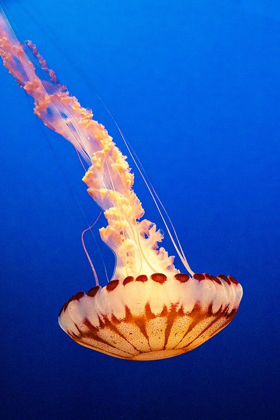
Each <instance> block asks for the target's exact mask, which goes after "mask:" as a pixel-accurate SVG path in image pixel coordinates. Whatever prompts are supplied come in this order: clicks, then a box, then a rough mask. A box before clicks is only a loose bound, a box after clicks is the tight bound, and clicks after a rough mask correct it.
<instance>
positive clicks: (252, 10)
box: [0, 0, 280, 420]
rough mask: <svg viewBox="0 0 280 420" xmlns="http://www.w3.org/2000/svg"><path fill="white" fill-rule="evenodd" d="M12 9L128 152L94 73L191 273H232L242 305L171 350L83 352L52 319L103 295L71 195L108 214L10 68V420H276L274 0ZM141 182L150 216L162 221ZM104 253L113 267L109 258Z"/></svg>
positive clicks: (279, 83)
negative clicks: (84, 294) (84, 297)
mask: <svg viewBox="0 0 280 420" xmlns="http://www.w3.org/2000/svg"><path fill="white" fill-rule="evenodd" d="M20 4H21V5H22V6H24V7H25V8H26V10H27V11H28V12H29V13H30V14H31V16H32V17H31V16H30V15H28V14H27V13H26V10H24V9H23V8H22V7H21V6H20ZM5 5H6V10H7V13H8V16H9V19H10V20H11V22H12V24H13V25H14V28H15V30H16V32H17V36H18V37H19V38H20V39H21V40H25V39H32V40H33V41H34V42H35V43H36V44H37V45H38V48H39V50H40V51H41V53H42V54H43V55H44V56H45V58H46V59H47V60H48V62H49V64H50V65H51V66H52V67H53V68H55V70H56V71H57V74H58V76H59V77H60V79H61V81H62V82H63V83H65V84H67V86H68V88H69V90H70V92H71V93H72V94H73V95H76V96H77V97H78V98H79V100H80V102H81V103H82V105H83V106H85V107H91V108H92V109H93V111H94V113H95V117H96V118H97V119H98V120H99V121H100V122H102V123H104V124H105V126H106V127H107V129H108V130H109V132H110V133H112V134H113V135H114V138H115V141H116V142H117V143H118V145H119V146H120V148H121V149H122V150H124V151H125V149H124V146H123V144H122V141H121V139H120V137H119V136H118V135H116V129H115V127H114V124H113V122H112V120H111V119H110V118H109V116H108V115H107V114H106V112H105V110H104V109H103V108H102V106H101V103H100V102H99V101H98V99H97V98H96V96H95V94H94V92H93V90H92V89H91V88H90V87H89V85H88V84H87V81H88V82H89V83H91V84H92V85H93V86H94V87H95V89H96V91H97V92H98V93H99V95H100V96H101V98H102V99H103V101H104V102H105V103H106V105H107V106H108V107H109V109H110V110H111V112H112V114H113V115H114V117H115V119H116V121H117V122H118V124H119V125H120V127H121V128H122V130H123V132H124V134H125V135H126V137H127V139H128V141H129V142H130V143H131V145H132V147H133V148H134V149H135V151H136V152H137V154H138V156H139V158H140V159H141V161H142V164H143V165H144V167H145V169H146V171H147V173H148V175H149V178H150V179H151V181H152V182H153V184H154V186H155V188H156V190H157V192H158V194H159V196H160V197H161V198H162V200H163V202H164V204H165V205H166V208H167V210H168V212H169V214H170V216H171V218H172V219H173V221H174V223H175V226H176V229H177V231H178V233H179V236H180V239H181V242H182V244H183V246H184V249H185V251H186V254H187V257H188V259H189V262H190V264H191V267H192V268H193V270H194V271H197V272H204V271H207V272H209V273H211V274H215V275H216V274H219V273H221V272H222V273H224V274H228V273H230V274H232V275H233V276H234V277H236V278H238V279H239V281H240V282H241V284H242V285H243V287H244V298H243V300H242V302H241V307H240V310H239V312H238V314H237V316H236V318H235V319H234V321H233V322H232V324H231V325H230V326H229V327H227V328H226V329H225V330H224V331H222V332H221V333H219V334H218V335H217V336H215V337H214V338H213V339H212V340H210V341H209V342H207V343H206V344H204V345H203V346H201V347H199V348H198V349H196V350H195V351H194V352H191V353H189V354H186V355H184V356H180V357H177V358H173V359H167V360H162V361H157V362H146V363H144V362H127V361H122V360H118V359H114V358H110V357H108V356H105V355H103V354H99V353H97V352H93V351H91V350H89V349H86V348H83V347H81V346H78V345H77V344H75V343H74V342H72V341H71V340H70V339H69V338H68V337H67V336H66V335H65V334H64V333H63V332H62V330H61V329H60V328H59V326H58V324H57V313H58V311H59V310H60V307H61V306H62V305H63V303H64V302H65V301H66V300H67V299H68V298H69V297H70V296H71V295H73V294H74V293H76V292H77V291H79V290H83V289H84V290H88V289H89V288H90V287H92V286H93V285H94V280H93V277H92V275H91V271H90V267H89V265H88V263H87V260H86V257H85V255H84V252H83V250H82V247H81V243H80V234H81V232H82V230H83V229H84V228H85V227H86V221H85V219H84V217H83V215H82V213H81V211H80V209H79V206H78V204H77V201H76V199H75V197H77V199H78V201H79V202H80V204H81V206H82V208H83V210H84V212H85V215H86V218H87V219H88V220H89V221H90V222H93V221H94V219H95V217H96V216H97V214H98V209H97V207H96V206H95V204H94V203H93V202H92V201H91V200H90V199H89V198H88V197H87V194H86V189H85V186H84V185H83V183H82V182H81V181H80V179H81V176H82V170H81V168H80V165H79V162H78V160H77V157H76V154H75V152H74V149H73V148H72V147H71V146H70V145H68V144H67V142H64V140H63V139H61V138H59V137H58V136H57V135H55V134H53V133H50V132H48V131H47V130H46V129H44V128H42V127H43V126H42V124H41V123H40V122H38V121H37V120H36V117H35V116H34V115H33V113H32V106H31V104H30V101H29V100H27V97H26V95H25V94H24V92H23V91H22V90H20V89H19V87H18V86H17V85H16V83H15V81H14V80H13V78H12V77H11V76H10V75H8V72H7V71H6V69H4V68H2V67H0V99H1V101H0V115H1V118H0V136H1V152H0V153H1V166H0V171H1V188H0V191H1V192H0V194H1V214H0V223H1V227H0V229H1V230H0V232H1V249H0V258H1V304H0V312H1V357H0V360H1V366H0V368H1V380H2V385H1V392H0V400H1V401H0V410H1V411H3V414H2V413H1V415H2V418H3V419H7V420H10V419H16V420H35V419H36V420H38V419H42V420H45V419H46V420H49V419H54V420H64V419H65V420H66V419H67V420H74V419H75V420H76V419H79V420H83V419H94V420H118V419H122V420H130V419H137V420H138V419H139V420H142V419H143V420H144V419H145V420H157V419H163V420H164V419H166V420H171V419H188V420H189V419H191V420H192V419H194V420H196V419H199V420H204V419H209V420H211V419H217V420H219V419H235V420H236V419H251V418H252V419H255V420H258V419H276V418H279V410H280V403H279V374H280V369H279V352H280V350H279V348H280V339H279V295H280V293H279V255H280V235H279V233H280V227H279V211H280V202H279V181H280V179H279V178H280V176H279V138H280V54H279V47H280V4H279V1H278V0H277V1H276V0H223V1H221V0H188V1H185V0H181V1H179V0H177V1H167V0H162V1H157V0H152V1H148V0H146V1H144V0H122V1H116V0H99V1H95V0H92V1H90V0H85V1H82V2H81V1H77V0H76V1H73V0H70V1H69V0H60V1H57V0H41V1H40V2H35V0H21V1H20V2H19V1H12V0H10V1H7V0H6V1H5ZM33 18H34V19H35V21H37V23H35V21H34V20H33ZM38 25H39V26H38ZM69 60H70V62H69ZM75 68H76V69H77V70H75ZM49 142H50V143H49ZM53 150H54V152H53ZM136 176H137V174H136ZM137 178H138V179H137V182H136V185H135V189H136V191H137V193H138V195H139V196H140V198H141V199H142V200H143V203H144V207H145V209H146V211H147V216H148V217H149V218H151V219H152V220H154V219H155V220H156V221H158V218H157V215H156V212H155V211H154V209H153V206H152V204H151V203H150V202H149V199H148V194H147V193H146V191H145V188H144V187H143V185H142V184H141V182H139V175H138V176H137ZM161 227H162V226H161ZM87 238H88V239H87V241H88V247H89V251H90V253H91V256H92V258H93V260H94V262H95V264H96V266H97V269H98V270H99V273H101V274H99V275H101V276H102V273H103V269H102V265H101V263H100V258H99V255H98V252H97V250H96V246H95V245H94V243H93V241H91V238H90V237H87ZM100 247H101V251H102V253H103V255H104V260H105V262H106V265H107V269H108V271H109V273H111V272H112V267H113V260H112V257H111V255H110V253H109V252H108V250H107V249H106V248H105V246H102V244H101V245H100ZM104 284H105V281H104Z"/></svg>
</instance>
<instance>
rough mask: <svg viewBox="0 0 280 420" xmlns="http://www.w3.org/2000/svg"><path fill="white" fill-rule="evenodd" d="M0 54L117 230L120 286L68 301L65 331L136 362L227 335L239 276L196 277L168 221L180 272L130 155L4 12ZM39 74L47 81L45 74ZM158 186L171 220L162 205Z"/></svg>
mask: <svg viewBox="0 0 280 420" xmlns="http://www.w3.org/2000/svg"><path fill="white" fill-rule="evenodd" d="M27 49H28V51H27ZM28 54H29V55H30V54H31V55H32V57H33V59H32V60H33V61H34V60H35V61H36V62H37V64H35V66H34V64H33V62H32V61H31V60H30V58H29V55H28ZM0 55H1V57H2V59H3V63H4V66H5V67H7V69H8V70H9V72H10V73H11V74H12V75H13V76H14V77H15V79H16V80H17V82H18V84H19V85H20V87H22V88H23V89H24V90H25V92H26V93H27V94H28V95H30V96H31V97H33V99H34V104H35V108H34V112H35V114H36V115H37V116H38V117H39V118H40V119H41V120H42V121H43V122H44V124H45V125H46V126H47V127H48V128H50V129H52V130H54V131H56V132H57V133H58V134H60V135H61V136H63V137H64V138H65V139H66V140H68V141H69V142H70V143H72V145H73V146H74V147H75V149H76V151H77V152H78V153H79V154H80V155H81V157H82V158H83V159H84V161H85V162H87V163H88V169H86V170H85V175H84V178H83V181H84V182H85V183H86V185H87V187H88V193H89V195H90V196H91V197H92V198H93V200H94V201H95V202H96V203H97V204H98V205H99V207H100V208H101V209H102V211H103V212H104V215H105V218H106V219H107V222H108V224H107V226H106V227H103V228H101V229H100V230H99V232H100V236H101V239H102V240H103V241H104V242H105V243H106V244H107V245H108V246H109V248H110V249H111V250H112V251H113V252H114V254H115V257H116V265H115V270H114V274H113V277H112V280H111V281H110V282H109V283H108V284H107V285H106V286H105V287H100V286H99V284H98V279H96V286H95V287H93V288H92V289H90V290H89V291H88V292H87V293H84V292H79V293H76V294H75V295H74V296H73V297H72V298H71V299H69V300H68V302H67V303H65V305H64V306H63V308H62V310H61V312H60V314H59V324H60V326H61V327H62V329H63V330H64V331H65V332H66V333H67V334H68V335H69V336H70V337H71V338H72V339H73V340H74V341H76V342H77V343H79V344H81V345H83V346H86V347H89V348H91V349H94V350H97V351H100V352H102V353H106V354H108V355H110V356H114V357H117V358H122V359H128V360H154V359H163V358H169V357H173V356H177V355H180V354H182V353H185V352H187V351H190V350H193V349H194V348H196V347H197V346H199V345H200V344H202V343H204V342H205V341H206V340H208V339H209V338H211V337H212V336H213V335H215V334H216V333H217V332H219V331H220V330H221V329H223V328H224V327H225V326H226V325H227V324H229V322H230V321H231V320H232V319H233V317H234V316H235V314H236V312H237V310H238V307H239V303H240V300H241V297H242V287H241V285H240V284H239V283H238V282H237V281H236V280H235V279H234V278H233V277H231V276H227V277H226V276H224V275H219V276H217V277H215V276H212V275H209V274H201V273H194V272H193V271H192V270H191V268H190V266H189V264H188V262H187V260H186V258H185V255H184V252H183V250H182V247H181V245H180V243H179V241H178V240H177V235H176V233H175V235H172V233H171V231H170V229H169V226H168V223H167V222H166V221H165V219H164V218H163V222H164V225H165V227H166V229H167V232H168V233H169V234H170V237H171V240H172V242H173V245H174V247H175V250H176V252H177V254H178V256H179V257H180V259H181V261H182V262H183V265H184V267H185V269H186V271H187V272H188V273H180V272H179V270H178V269H176V268H175V266H174V264H173V262H174V257H171V256H169V255H168V253H167V251H166V250H165V249H164V248H163V247H161V246H159V243H160V242H162V240H163V235H162V233H161V231H160V230H157V229H156V226H155V224H153V223H152V222H150V221H149V220H147V219H143V216H144V209H143V207H142V203H141V202H140V200H139V198H138V197H137V195H136V194H135V192H134V190H133V183H134V175H133V174H132V173H131V170H130V167H129V165H128V163H127V160H126V157H125V156H124V155H123V154H122V153H121V151H120V150H119V149H118V147H116V145H115V143H114V142H113V139H112V137H111V136H110V135H109V134H108V132H107V130H106V129H105V127H104V126H103V125H101V124H99V123H98V122H97V121H95V120H93V114H92V112H91V111H90V110H89V109H85V108H83V107H82V106H81V105H80V104H79V102H78V100H77V99H76V98H75V97H74V96H70V94H69V92H68V90H67V89H66V87H65V86H63V85H61V84H60V83H59V82H58V79H57V77H56V74H55V72H54V71H53V70H52V69H50V68H49V67H48V65H47V62H46V61H45V60H44V58H43V57H42V56H41V55H40V53H39V52H38V50H37V47H36V46H35V45H34V44H33V43H32V42H30V41H28V42H27V43H26V44H25V45H24V46H23V45H22V44H21V43H19V42H18V40H17V39H16V37H15V35H14V33H13V31H12V28H11V26H10V25H9V24H8V22H7V19H6V16H5V14H4V12H3V11H1V8H0ZM36 68H39V69H41V71H43V72H45V75H46V77H44V78H40V76H39V75H38V72H36ZM148 188H149V187H148ZM149 190H150V192H151V194H152V197H153V199H154V201H155V203H156V205H157V207H158V209H159V211H160V214H161V215H162V212H161V210H160V205H159V204H160V201H158V200H157V196H156V195H155V194H154V193H153V192H152V190H151V189H150V188H149ZM171 226H172V224H171Z"/></svg>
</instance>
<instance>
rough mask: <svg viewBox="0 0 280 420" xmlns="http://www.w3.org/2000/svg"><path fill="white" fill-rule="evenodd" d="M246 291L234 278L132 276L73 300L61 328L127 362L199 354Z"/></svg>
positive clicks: (65, 310) (61, 319) (66, 307)
mask: <svg viewBox="0 0 280 420" xmlns="http://www.w3.org/2000/svg"><path fill="white" fill-rule="evenodd" d="M241 296H242V288H241V286H240V284H239V283H238V282H237V281H236V280H235V279H234V278H233V277H231V276H228V277H226V276H223V275H219V276H218V277H214V276H211V275H208V274H199V273H196V274H194V275H193V276H192V277H190V276H189V275H188V274H180V273H178V274H171V275H170V274H169V275H168V276H167V275H165V274H162V273H154V274H151V275H150V276H146V275H144V274H143V275H140V276H138V277H136V278H134V277H133V276H128V277H126V278H124V279H122V280H119V279H116V280H112V281H110V282H109V283H108V284H107V286H105V287H103V288H101V287H99V286H96V287H94V288H93V289H91V290H89V291H88V292H87V293H84V292H79V293H77V294H76V295H74V296H73V297H72V298H71V299H70V300H69V301H68V302H67V303H66V304H65V305H64V306H63V308H62V310H61V312H60V315H59V324H60V326H61V327H62V329H63V330H64V331H65V332H66V333H67V334H68V335H69V336H70V337H71V338H72V339H73V340H74V341H76V342H77V343H79V344H82V345H83V346H86V347H89V348H92V349H94V350H97V351H100V352H102V353H106V354H108V355H110V356H114V357H118V358H121V359H128V360H155V359H165V358H169V357H173V356H178V355H180V354H183V353H185V352H188V351H190V350H193V349H195V348H196V347H198V346H199V345H200V344H202V343H204V342H205V341H206V340H208V339H209V338H211V337H212V336H214V335H215V334H217V333H218V332H219V331H220V330H222V329H223V328H224V327H225V326H226V325H228V324H229V323H230V321H231V320H232V319H233V317H234V316H235V314H236V312H237V309H238V306H239V303H240V299H241Z"/></svg>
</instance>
